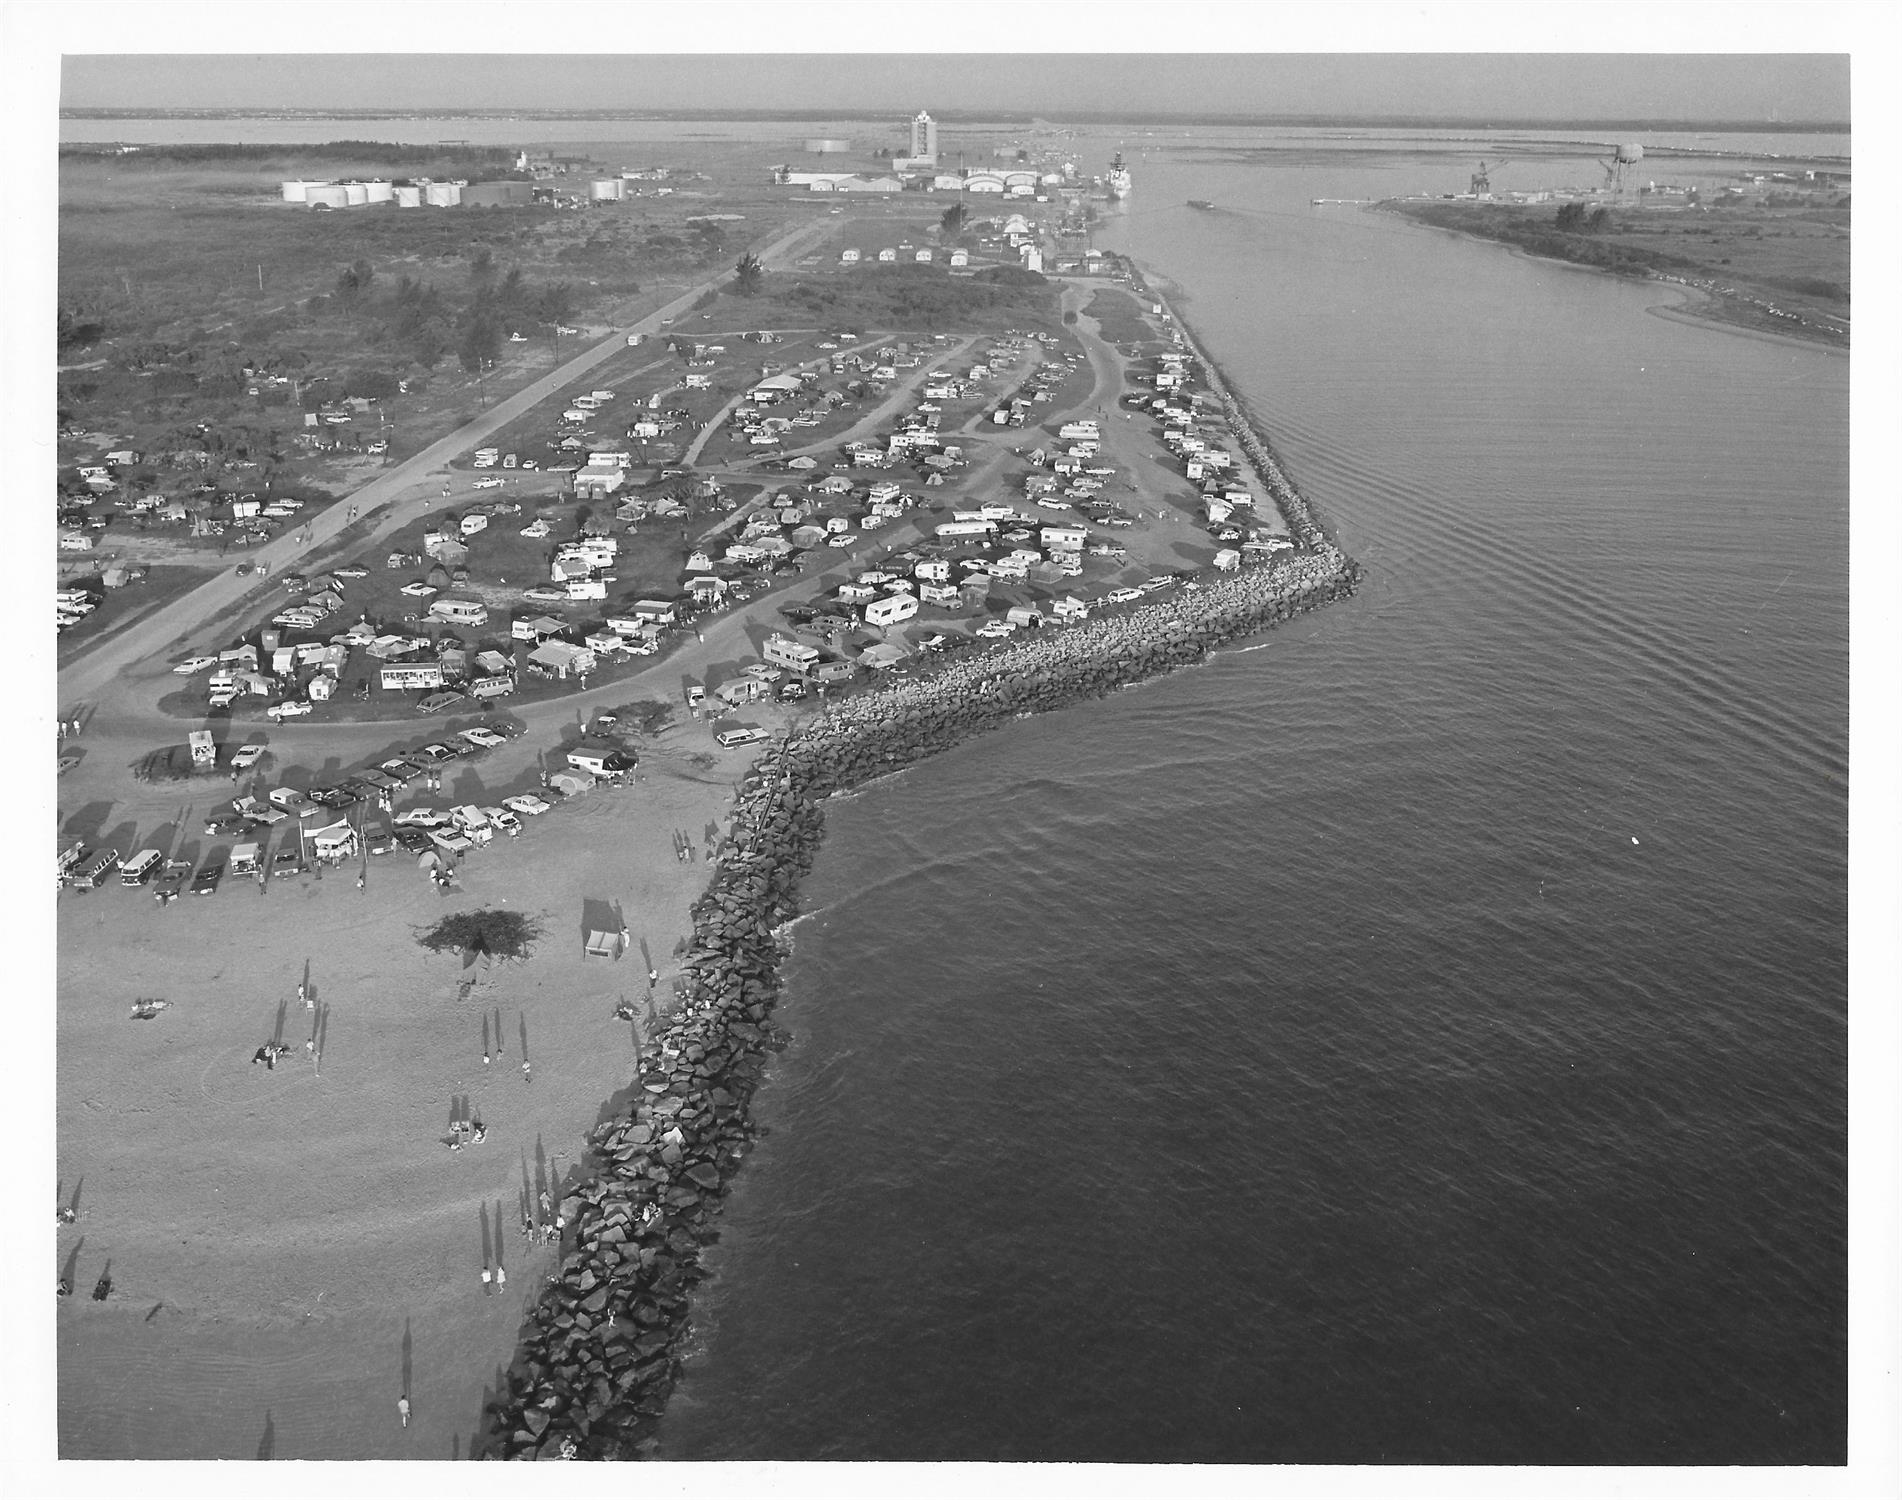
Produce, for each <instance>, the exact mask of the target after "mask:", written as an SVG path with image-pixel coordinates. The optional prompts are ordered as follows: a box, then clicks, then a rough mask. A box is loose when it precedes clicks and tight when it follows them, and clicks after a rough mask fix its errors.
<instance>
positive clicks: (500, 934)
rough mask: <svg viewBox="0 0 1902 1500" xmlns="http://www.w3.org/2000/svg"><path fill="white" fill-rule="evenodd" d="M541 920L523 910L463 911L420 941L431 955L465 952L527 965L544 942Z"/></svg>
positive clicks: (426, 933) (443, 920) (438, 925)
mask: <svg viewBox="0 0 1902 1500" xmlns="http://www.w3.org/2000/svg"><path fill="white" fill-rule="evenodd" d="M541 935H542V924H541V922H540V920H539V919H538V918H535V917H531V916H529V915H528V914H527V913H525V912H519V911H488V910H484V911H461V912H457V913H456V914H455V915H454V916H448V917H444V918H443V919H442V920H441V921H440V922H438V923H437V924H436V925H435V926H434V927H432V928H430V930H429V931H428V932H424V933H420V934H419V935H418V936H417V939H416V941H417V942H419V943H421V944H422V945H423V946H424V947H425V948H427V949H428V950H429V951H430V952H431V953H465V954H469V955H471V956H476V955H480V956H481V957H483V958H512V959H515V960H517V961H518V962H525V961H526V960H527V958H528V956H529V954H530V953H531V952H532V951H533V950H534V947H535V944H536V943H537V942H539V941H540V940H541Z"/></svg>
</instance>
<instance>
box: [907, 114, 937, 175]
mask: <svg viewBox="0 0 1902 1500" xmlns="http://www.w3.org/2000/svg"><path fill="white" fill-rule="evenodd" d="M911 159H912V161H913V162H915V163H917V164H918V165H919V166H936V165H937V162H938V122H937V121H936V120H934V119H932V118H931V116H930V115H928V114H926V113H925V112H924V111H923V110H922V109H921V110H919V111H918V113H917V114H916V115H914V116H912V121H911Z"/></svg>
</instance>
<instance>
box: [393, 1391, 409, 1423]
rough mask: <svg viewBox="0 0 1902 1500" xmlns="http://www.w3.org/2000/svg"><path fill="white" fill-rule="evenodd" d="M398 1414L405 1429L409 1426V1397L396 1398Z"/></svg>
mask: <svg viewBox="0 0 1902 1500" xmlns="http://www.w3.org/2000/svg"><path fill="white" fill-rule="evenodd" d="M396 1414H397V1416H399V1417H401V1418H402V1419H403V1425H404V1426H405V1427H407V1426H409V1397H408V1396H398V1397H397V1398H396Z"/></svg>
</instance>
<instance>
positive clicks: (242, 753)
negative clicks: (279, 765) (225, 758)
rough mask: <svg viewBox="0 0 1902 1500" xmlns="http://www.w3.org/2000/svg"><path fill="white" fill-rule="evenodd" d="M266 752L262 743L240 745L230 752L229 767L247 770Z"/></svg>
mask: <svg viewBox="0 0 1902 1500" xmlns="http://www.w3.org/2000/svg"><path fill="white" fill-rule="evenodd" d="M268 753H269V752H268V751H267V750H266V749H265V747H264V746H263V745H241V746H239V747H238V748H237V749H236V750H233V751H232V752H231V769H232V770H234V771H248V770H250V769H251V767H253V766H255V765H256V764H257V763H258V762H259V761H261V760H263V759H264V757H265V755H266V754H268Z"/></svg>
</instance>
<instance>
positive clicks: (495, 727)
mask: <svg viewBox="0 0 1902 1500" xmlns="http://www.w3.org/2000/svg"><path fill="white" fill-rule="evenodd" d="M520 732H521V731H520V730H519V729H516V728H514V727H512V726H510V725H508V724H507V723H503V722H498V723H494V724H484V725H477V726H476V727H474V728H471V729H465V730H462V731H461V732H460V733H458V734H451V735H445V736H443V737H442V738H441V739H439V740H432V741H431V742H430V743H428V744H426V745H422V746H419V747H418V748H417V749H415V750H413V751H410V752H408V753H407V754H405V755H401V756H392V757H391V758H390V759H388V760H386V761H384V762H383V763H382V764H381V765H379V766H374V767H367V768H365V769H363V770H360V771H358V772H356V773H355V774H353V775H351V776H348V777H345V778H344V779H343V780H342V781H339V782H337V783H336V784H334V785H323V786H313V787H311V788H309V789H308V790H307V791H303V792H300V791H297V790H295V789H294V788H291V787H276V788H273V789H272V790H271V791H269V792H267V793H266V794H265V795H264V797H262V798H259V797H256V796H253V795H246V796H243V797H237V798H234V799H233V800H232V802H231V804H230V805H229V807H227V808H225V809H222V810H220V811H218V812H215V813H213V814H212V815H211V816H210V817H209V818H208V819H206V821H205V833H206V835H207V836H209V837H212V838H224V837H236V836H240V835H243V834H246V833H254V832H262V833H263V835H264V837H265V838H266V839H268V838H269V836H270V831H271V830H272V829H273V828H275V827H276V826H277V825H279V824H282V823H287V822H289V821H290V820H291V819H293V818H296V819H300V820H301V819H304V818H310V817H315V816H318V815H320V814H322V813H325V812H329V813H333V814H336V815H339V816H341V815H344V814H346V813H347V811H348V810H349V809H350V808H352V807H354V806H355V805H356V804H358V803H361V802H375V801H378V800H380V799H381V798H383V797H385V796H391V797H393V796H394V795H395V794H396V793H397V792H399V791H401V790H403V789H404V788H405V787H408V786H410V785H411V784H413V783H414V782H417V781H420V780H422V779H423V778H424V777H426V776H428V775H429V774H430V773H431V771H432V770H434V769H436V768H438V767H440V766H442V765H445V764H447V763H449V762H451V761H455V760H460V759H464V758H467V757H470V756H475V755H480V754H482V753H483V752H484V751H486V750H493V749H494V748H495V747H496V746H498V745H503V744H506V743H507V742H508V741H509V740H510V739H512V738H513V737H514V736H515V735H517V734H519V733H520ZM268 753H269V752H268V751H267V749H266V748H265V747H264V746H262V745H244V746H241V747H240V748H239V749H238V750H236V751H234V752H233V754H232V756H231V761H230V765H231V769H232V770H233V771H234V772H235V771H248V770H250V769H252V768H253V767H255V766H257V765H258V764H259V763H260V762H261V761H262V760H263V759H264V757H265V756H266V755H267V754H268ZM549 806H550V804H549V803H547V802H545V801H543V800H542V799H541V798H539V797H536V796H534V795H532V794H523V795H521V796H517V797H506V798H504V799H503V805H502V806H500V807H492V808H477V807H474V806H473V805H472V806H469V807H463V808H452V809H450V810H449V811H448V812H445V813H438V812H435V811H433V810H431V809H428V808H412V809H410V810H408V811H407V812H404V813H402V814H399V815H398V816H397V817H396V818H395V819H394V822H393V826H391V827H388V828H385V829H383V830H381V831H373V830H369V829H366V830H365V832H364V841H365V847H366V848H367V849H368V850H369V852H370V853H372V854H388V853H390V852H391V851H392V850H394V849H398V848H402V849H408V850H410V851H411V852H413V853H418V854H420V853H422V852H424V851H425V850H428V849H430V848H443V849H453V850H462V849H468V848H471V847H473V846H474V845H475V844H476V843H478V842H482V843H486V842H487V841H488V840H489V839H490V838H491V837H493V834H494V832H495V831H497V830H499V831H501V832H503V833H505V834H508V835H511V836H513V835H515V834H518V833H520V832H521V831H522V824H521V817H520V816H519V815H528V816H534V815H537V814H540V813H544V812H547V811H548V810H549ZM307 868H308V867H307V866H306V864H305V862H304V857H303V854H302V852H301V846H300V847H292V848H287V849H282V850H280V851H279V852H278V854H277V855H276V857H275V858H273V859H271V860H270V861H269V863H268V865H266V863H265V861H264V858H263V855H262V853H261V852H260V850H259V846H258V845H257V844H252V843H239V844H237V845H236V846H235V847H234V848H233V849H231V850H229V851H226V850H216V851H214V852H213V853H212V855H211V856H210V857H209V858H208V859H207V860H206V861H205V863H204V864H203V865H202V866H200V867H198V868H197V869H196V871H195V872H194V869H193V864H192V861H190V860H183V859H172V860H167V859H165V857H164V854H163V852H162V851H160V850H158V849H145V850H141V851H140V852H139V853H137V854H135V855H133V856H132V857H131V858H129V859H122V858H121V856H120V854H119V851H118V850H116V849H104V850H95V849H92V848H89V847H88V846H87V845H86V844H84V843H83V842H82V843H74V844H71V845H69V846H68V847H67V848H66V849H65V850H63V851H62V852H61V854H60V856H59V884H60V885H61V886H66V885H72V886H73V887H75V888H76V889H79V890H94V889H97V888H98V887H99V886H101V885H104V884H107V883H108V882H109V881H110V880H111V878H112V876H113V874H114V872H117V874H118V876H119V883H120V884H121V885H124V886H140V885H144V884H146V883H147V882H148V881H150V882H151V883H152V894H153V896H154V897H155V898H156V899H157V900H158V901H159V902H160V903H161V904H164V903H166V902H169V901H172V900H174V899H176V898H177V897H178V895H179V894H180V893H181V892H183V891H184V890H185V889H186V887H187V885H188V884H189V887H190V890H191V892H192V894H193V895H197V896H210V895H213V894H215V893H216V892H217V889H218V886H219V884H220V883H221V882H222V881H223V879H224V877H225V874H226V872H227V870H229V871H230V873H232V874H240V875H246V876H249V875H259V874H262V873H266V872H268V873H269V875H270V876H272V877H273V878H279V879H282V878H287V877H290V876H295V875H302V874H304V873H305V872H306V870H307Z"/></svg>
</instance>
